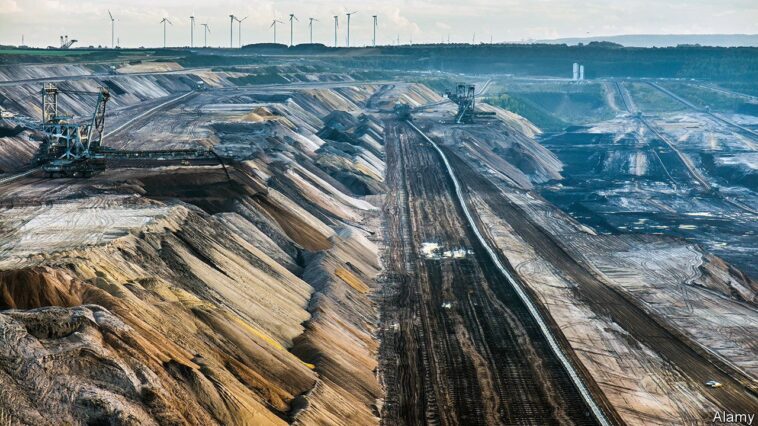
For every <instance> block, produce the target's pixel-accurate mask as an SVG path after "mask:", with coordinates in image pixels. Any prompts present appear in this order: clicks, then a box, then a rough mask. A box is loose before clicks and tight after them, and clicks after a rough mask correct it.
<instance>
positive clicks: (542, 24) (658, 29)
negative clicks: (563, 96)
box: [0, 0, 758, 47]
mask: <svg viewBox="0 0 758 426" xmlns="http://www.w3.org/2000/svg"><path fill="white" fill-rule="evenodd" d="M109 9H110V11H111V12H112V13H113V15H114V17H115V18H116V37H117V38H119V39H120V45H121V46H122V47H138V46H145V47H159V46H162V45H163V26H162V25H161V24H160V23H159V22H160V20H161V19H162V18H163V17H167V18H168V19H170V20H171V21H172V22H173V25H169V26H168V27H167V37H166V38H167V45H168V46H187V45H189V44H190V20H189V16H190V15H194V16H195V17H196V26H195V46H201V45H202V44H203V29H202V27H201V26H200V24H201V23H208V25H209V27H210V29H211V32H210V34H208V44H209V45H211V46H222V47H228V46H229V38H230V37H229V14H232V13H233V14H235V15H237V16H239V17H245V16H247V17H248V18H247V20H246V21H245V22H244V23H243V24H242V43H243V44H249V43H260V42H271V41H273V30H272V29H271V28H270V25H271V21H272V20H273V19H274V17H276V18H277V19H279V20H281V21H284V24H280V25H279V27H278V30H277V41H278V42H280V43H289V29H290V28H289V22H286V21H287V19H288V16H289V14H290V13H293V12H294V13H295V14H296V16H297V17H298V18H299V19H300V20H299V22H295V28H294V33H295V37H294V41H295V43H296V44H297V43H305V42H308V41H309V40H308V39H309V37H308V18H309V17H315V18H317V19H319V22H314V27H313V38H314V40H313V41H314V42H320V43H324V44H326V45H332V44H333V43H334V26H333V25H334V23H333V22H334V21H333V18H332V17H333V15H339V21H340V22H339V24H340V28H339V36H338V38H339V40H338V42H339V45H341V46H344V45H345V42H346V40H345V39H346V17H345V12H350V11H358V13H357V14H356V15H354V16H353V17H352V20H351V24H350V33H351V45H353V46H360V45H368V44H370V43H371V38H372V20H371V16H372V15H378V19H379V26H378V29H377V43H378V44H394V43H395V42H396V40H397V38H398V37H400V42H401V43H408V42H409V41H410V40H411V38H412V39H413V42H415V43H435V42H440V41H447V40H448V37H449V40H450V41H451V42H459V43H460V42H472V41H474V42H476V43H478V42H489V41H490V40H492V41H495V42H504V41H507V42H518V41H524V40H537V39H542V40H544V39H556V38H583V37H611V36H615V35H672V34H677V35H679V34H682V35H688V34H697V35H711V34H725V35H734V34H747V35H752V34H756V33H758V4H756V3H755V2H749V1H744V0H730V1H725V2H722V3H721V4H712V3H711V2H704V1H679V0H677V1H673V2H668V3H666V4H661V3H659V2H652V1H648V0H646V1H642V2H636V3H634V4H627V3H623V4H622V3H620V2H616V1H601V0H589V1H584V2H581V3H579V2H576V1H563V0H560V1H556V0H550V1H540V2H524V1H516V0H506V1H496V0H472V1H470V2H468V3H466V4H465V5H462V4H461V3H459V2H454V1H449V0H442V1H438V2H431V1H404V0H388V1H385V2H382V3H381V5H371V4H367V3H366V2H353V3H344V2H337V1H334V0H322V1H313V2H309V3H308V4H299V3H298V2H295V1H282V2H276V3H275V2H272V1H264V2H257V3H255V4H254V5H252V4H250V3H245V2H239V1H222V2H219V3H216V4H214V5H207V4H204V3H203V2H200V1H189V2H182V1H179V0H165V1H157V2H156V1H146V0H136V1H132V2H130V3H129V4H128V5H124V4H123V3H122V2H116V1H113V0H106V1H99V2H93V1H71V0H29V1H23V2H21V1H19V0H0V44H7V45H18V44H20V43H21V37H22V34H23V35H24V41H25V44H26V45H29V46H33V47H47V46H48V45H53V46H57V45H58V38H59V36H60V35H68V36H69V37H70V38H74V39H77V40H79V42H78V43H77V44H76V45H75V46H89V45H94V46H97V45H103V46H110V44H111V26H110V19H109V17H108V10H109ZM238 28H239V26H238V24H237V23H235V25H234V36H233V41H234V45H235V46H237V45H238V41H239V35H238V33H237V31H238Z"/></svg>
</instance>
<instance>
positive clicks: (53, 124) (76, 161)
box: [36, 83, 226, 177]
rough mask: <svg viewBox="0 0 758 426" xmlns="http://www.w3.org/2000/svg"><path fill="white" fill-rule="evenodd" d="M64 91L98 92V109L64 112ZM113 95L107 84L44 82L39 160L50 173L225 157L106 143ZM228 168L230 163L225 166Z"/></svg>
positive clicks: (74, 174)
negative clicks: (67, 86) (73, 86)
mask: <svg viewBox="0 0 758 426" xmlns="http://www.w3.org/2000/svg"><path fill="white" fill-rule="evenodd" d="M60 94H79V95H95V96H97V101H96V102H95V109H94V112H93V113H92V116H91V117H89V118H88V119H87V120H86V121H84V122H77V121H75V120H74V117H73V116H70V115H64V114H62V113H61V112H60V111H59V108H58V105H59V103H58V96H59V95H60ZM108 99H110V93H109V91H108V89H107V88H106V87H101V88H100V89H99V90H98V91H97V92H87V91H79V90H62V89H59V88H58V87H57V86H56V85H55V84H53V83H46V84H44V85H43V86H42V125H41V126H40V128H39V129H40V130H41V131H42V134H43V142H42V145H41V146H40V149H39V151H38V153H37V157H36V163H37V164H38V165H41V167H42V170H43V171H44V172H45V173H47V175H48V176H49V177H89V176H92V175H93V174H95V173H98V172H102V171H103V170H105V167H106V164H115V165H122V166H128V167H157V166H163V165H189V164H194V165H211V164H221V165H222V166H224V161H223V159H222V158H220V157H219V156H218V155H217V154H216V152H215V151H213V150H212V149H205V148H196V149H175V150H140V151H128V150H118V149H113V148H109V147H106V146H103V140H104V134H103V128H104V126H105V107H106V105H107V103H108ZM224 169H226V167H225V166H224Z"/></svg>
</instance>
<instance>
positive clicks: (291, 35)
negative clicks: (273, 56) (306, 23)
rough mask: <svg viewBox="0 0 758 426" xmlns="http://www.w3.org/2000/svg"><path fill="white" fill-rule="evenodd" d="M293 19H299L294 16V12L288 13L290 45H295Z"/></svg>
mask: <svg viewBox="0 0 758 426" xmlns="http://www.w3.org/2000/svg"><path fill="white" fill-rule="evenodd" d="M293 20H294V21H298V22H300V20H299V19H297V16H295V14H294V13H290V47H292V46H294V45H295V39H294V34H295V33H294V32H293V30H292V28H293Z"/></svg>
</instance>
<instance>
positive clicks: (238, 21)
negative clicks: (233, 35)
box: [235, 16, 247, 49]
mask: <svg viewBox="0 0 758 426" xmlns="http://www.w3.org/2000/svg"><path fill="white" fill-rule="evenodd" d="M235 19H237V26H238V27H237V37H239V47H240V49H241V48H242V21H244V20H245V19H247V16H245V17H244V18H242V19H238V18H235Z"/></svg>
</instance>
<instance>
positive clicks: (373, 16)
mask: <svg viewBox="0 0 758 426" xmlns="http://www.w3.org/2000/svg"><path fill="white" fill-rule="evenodd" d="M371 17H372V18H374V42H373V43H374V47H376V15H372V16H371Z"/></svg>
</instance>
